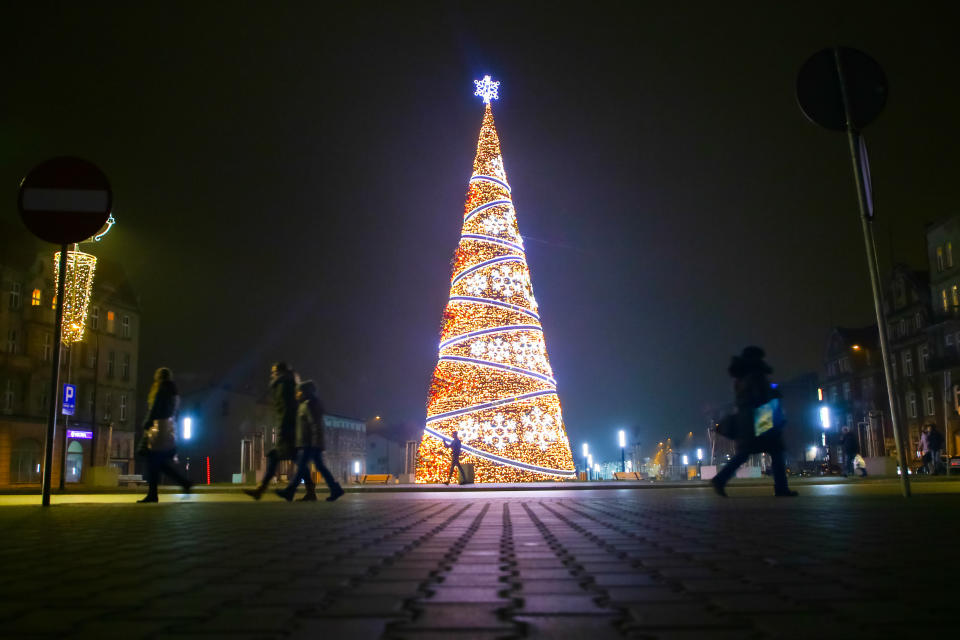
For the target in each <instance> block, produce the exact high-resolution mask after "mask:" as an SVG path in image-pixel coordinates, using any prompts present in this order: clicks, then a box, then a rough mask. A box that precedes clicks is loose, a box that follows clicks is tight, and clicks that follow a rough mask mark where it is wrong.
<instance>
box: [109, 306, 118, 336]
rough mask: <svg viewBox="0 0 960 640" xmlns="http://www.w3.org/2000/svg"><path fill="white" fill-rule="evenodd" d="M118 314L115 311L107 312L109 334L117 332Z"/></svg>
mask: <svg viewBox="0 0 960 640" xmlns="http://www.w3.org/2000/svg"><path fill="white" fill-rule="evenodd" d="M116 321H117V314H115V313H114V312H113V311H107V333H114V332H115V331H116V330H117V327H116V324H117V322H116Z"/></svg>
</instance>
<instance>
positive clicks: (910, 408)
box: [907, 391, 917, 418]
mask: <svg viewBox="0 0 960 640" xmlns="http://www.w3.org/2000/svg"><path fill="white" fill-rule="evenodd" d="M907 415H908V416H910V417H911V418H916V417H917V394H916V393H914V392H913V391H910V392H909V393H907Z"/></svg>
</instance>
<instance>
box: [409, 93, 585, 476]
mask: <svg viewBox="0 0 960 640" xmlns="http://www.w3.org/2000/svg"><path fill="white" fill-rule="evenodd" d="M475 83H476V86H477V91H476V95H478V96H480V97H481V98H483V102H484V104H485V105H486V107H485V112H484V116H483V125H482V127H481V129H480V137H479V142H478V144H477V155H476V158H475V159H474V162H473V175H472V176H471V178H470V182H469V188H468V191H467V199H466V203H465V206H464V216H463V227H462V231H461V234H460V243H459V244H458V246H457V249H456V251H455V252H454V257H453V273H452V274H451V281H450V297H449V300H448V302H447V307H446V309H445V311H444V314H443V325H442V328H441V335H440V345H439V354H438V358H437V366H436V368H435V369H434V372H433V380H432V382H431V385H430V393H429V398H428V400H427V420H426V427H425V429H424V432H423V437H422V439H421V442H420V449H419V453H418V456H417V474H416V481H417V482H419V483H436V482H443V481H444V480H445V479H446V475H447V471H449V468H450V451H449V449H447V448H446V447H445V446H444V444H445V443H450V442H451V440H452V437H453V434H454V433H455V432H456V433H459V436H460V441H461V442H462V452H463V454H462V458H461V460H462V461H463V462H465V463H472V464H473V465H474V479H475V481H476V482H535V481H543V480H563V479H573V478H574V477H575V475H576V474H575V472H574V465H573V454H572V453H571V451H570V441H569V439H568V438H567V433H566V429H565V427H564V424H563V417H562V415H561V412H560V400H559V397H558V396H557V383H556V380H555V379H554V376H553V370H552V368H551V367H550V361H549V358H548V357H547V347H546V342H545V340H544V335H543V327H542V326H541V324H540V314H539V308H538V306H537V301H536V299H535V298H534V296H533V286H532V284H531V281H530V269H529V267H528V266H527V259H526V254H525V251H524V246H523V238H522V237H521V236H520V229H519V227H518V226H517V218H516V211H515V209H514V206H513V200H512V198H511V190H510V184H509V182H508V181H507V174H506V171H505V170H504V166H503V157H502V156H501V154H500V140H499V138H498V136H497V130H496V127H495V126H494V122H493V111H492V109H491V105H490V101H491V100H494V99H496V98H497V97H498V96H497V91H498V87H499V84H500V83H499V82H493V81H492V80H491V79H490V77H489V76H486V77H485V78H484V79H483V80H478V81H475Z"/></svg>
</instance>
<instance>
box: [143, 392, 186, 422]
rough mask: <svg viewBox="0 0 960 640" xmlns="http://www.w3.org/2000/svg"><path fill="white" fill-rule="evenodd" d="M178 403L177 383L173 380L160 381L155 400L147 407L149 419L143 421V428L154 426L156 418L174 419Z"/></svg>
mask: <svg viewBox="0 0 960 640" xmlns="http://www.w3.org/2000/svg"><path fill="white" fill-rule="evenodd" d="M177 403H178V394H177V385H175V384H174V383H173V380H164V381H163V382H161V383H160V387H159V388H158V389H157V393H156V394H155V395H154V396H153V402H152V403H150V407H149V408H148V409H147V419H146V420H144V421H143V428H144V429H149V428H150V427H152V426H153V421H154V420H167V419H172V418H173V416H174V414H175V413H176V412H177Z"/></svg>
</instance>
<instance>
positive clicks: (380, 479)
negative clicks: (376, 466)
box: [360, 473, 393, 484]
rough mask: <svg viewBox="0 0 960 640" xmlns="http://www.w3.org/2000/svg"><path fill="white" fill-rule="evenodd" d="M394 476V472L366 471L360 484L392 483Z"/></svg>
mask: <svg viewBox="0 0 960 640" xmlns="http://www.w3.org/2000/svg"><path fill="white" fill-rule="evenodd" d="M392 478H393V474H392V473H365V474H363V477H362V478H361V479H360V484H390V480H391V479H392Z"/></svg>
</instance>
